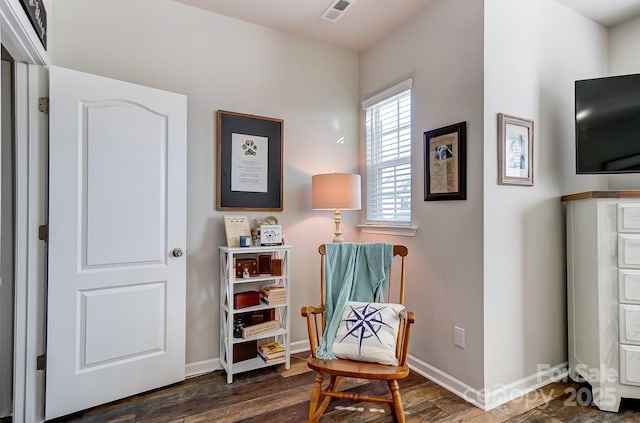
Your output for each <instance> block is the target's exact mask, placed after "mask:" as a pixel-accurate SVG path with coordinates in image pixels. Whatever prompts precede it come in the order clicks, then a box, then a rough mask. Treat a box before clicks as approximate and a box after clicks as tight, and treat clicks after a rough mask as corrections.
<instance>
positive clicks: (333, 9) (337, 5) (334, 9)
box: [320, 0, 355, 22]
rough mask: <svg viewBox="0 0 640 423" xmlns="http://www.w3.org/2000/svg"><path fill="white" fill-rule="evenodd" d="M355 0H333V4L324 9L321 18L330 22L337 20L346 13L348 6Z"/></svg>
mask: <svg viewBox="0 0 640 423" xmlns="http://www.w3.org/2000/svg"><path fill="white" fill-rule="evenodd" d="M354 1H355V0H333V2H332V3H331V5H330V6H329V7H328V8H327V10H325V11H324V13H323V14H322V16H320V18H321V19H323V20H325V21H330V22H337V21H338V19H340V18H341V17H342V16H343V15H344V14H345V13H346V10H347V8H349V6H351V5H352V4H353V3H354Z"/></svg>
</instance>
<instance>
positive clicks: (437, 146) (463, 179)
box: [424, 121, 467, 201]
mask: <svg viewBox="0 0 640 423" xmlns="http://www.w3.org/2000/svg"><path fill="white" fill-rule="evenodd" d="M424 163H425V170H424V201H439V200H466V198H467V122H466V121H465V122H460V123H455V124H453V125H448V126H445V127H443V128H438V129H433V130H431V131H427V132H425V133H424Z"/></svg>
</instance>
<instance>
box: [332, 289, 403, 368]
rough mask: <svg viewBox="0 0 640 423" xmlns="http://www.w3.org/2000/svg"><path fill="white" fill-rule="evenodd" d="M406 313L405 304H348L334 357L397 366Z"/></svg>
mask: <svg viewBox="0 0 640 423" xmlns="http://www.w3.org/2000/svg"><path fill="white" fill-rule="evenodd" d="M404 314H405V308H404V306H403V305H401V304H392V303H363V302H357V301H349V302H347V305H346V306H345V308H344V312H343V313H342V319H341V320H340V325H339V326H338V331H337V332H336V337H335V341H334V342H333V346H332V350H333V354H334V355H335V356H336V357H338V358H347V359H350V360H358V361H369V362H372V363H380V364H390V365H394V366H395V365H397V364H398V360H397V358H396V340H397V337H398V326H399V325H400V319H401V317H403V316H404Z"/></svg>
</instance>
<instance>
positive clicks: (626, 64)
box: [609, 18, 640, 189]
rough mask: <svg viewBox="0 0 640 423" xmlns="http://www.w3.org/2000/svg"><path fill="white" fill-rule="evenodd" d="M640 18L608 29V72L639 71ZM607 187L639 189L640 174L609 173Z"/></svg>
mask: <svg viewBox="0 0 640 423" xmlns="http://www.w3.org/2000/svg"><path fill="white" fill-rule="evenodd" d="M639 43H640V18H637V19H633V20H630V21H627V22H624V23H622V24H620V25H617V26H615V27H613V28H611V29H610V30H609V74H610V75H628V74H634V73H640V54H638V44H639ZM609 189H640V174H625V175H610V176H609Z"/></svg>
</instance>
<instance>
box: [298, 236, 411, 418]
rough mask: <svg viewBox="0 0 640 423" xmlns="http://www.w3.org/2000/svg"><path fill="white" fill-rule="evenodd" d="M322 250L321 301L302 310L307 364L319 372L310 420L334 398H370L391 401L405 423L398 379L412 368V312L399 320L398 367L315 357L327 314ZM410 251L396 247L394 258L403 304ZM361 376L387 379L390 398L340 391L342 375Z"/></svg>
mask: <svg viewBox="0 0 640 423" xmlns="http://www.w3.org/2000/svg"><path fill="white" fill-rule="evenodd" d="M318 251H319V253H320V257H321V259H320V292H321V296H320V298H321V304H320V306H318V307H313V306H306V307H302V310H301V313H302V316H303V317H306V318H307V329H308V331H309V343H310V345H311V357H309V359H308V360H307V365H308V366H309V368H311V369H312V370H315V371H316V372H317V375H316V379H315V383H314V386H313V390H312V392H311V400H310V402H309V418H308V422H314V423H315V422H317V421H319V420H320V417H322V415H323V414H324V412H325V411H326V409H327V407H328V406H329V403H330V402H331V399H332V398H342V399H349V400H354V401H371V402H383V403H387V404H390V405H391V407H392V408H393V410H394V412H395V415H396V418H397V420H398V422H399V423H404V421H405V418H404V410H403V408H402V398H401V397H400V389H399V387H398V380H399V379H404V378H405V377H407V376H408V375H409V367H407V353H408V350H409V333H410V329H411V324H413V323H414V320H415V318H414V314H413V312H407V313H406V318H405V319H402V320H401V321H400V327H399V330H398V338H397V344H396V345H397V346H396V357H397V359H398V365H397V366H390V365H385V364H377V363H370V362H363V361H354V360H346V359H335V360H322V359H319V358H317V357H316V347H317V346H318V345H319V344H320V340H321V338H322V334H323V333H324V329H325V326H326V323H327V322H326V316H325V301H326V298H325V283H326V282H325V276H326V275H325V260H326V255H325V246H324V245H321V246H320V247H319V248H318ZM408 253H409V250H408V249H407V247H405V246H403V245H394V246H393V255H394V257H396V256H399V257H400V276H399V282H398V283H399V286H398V287H397V291H398V292H399V294H398V296H399V298H398V299H397V303H398V304H404V282H405V257H406V256H407V254H408ZM392 281H393V279H392V272H391V271H390V272H389V289H388V294H387V302H390V296H391V292H392V288H394V287H393V284H392ZM325 374H327V375H329V383H328V384H327V386H326V387H325V388H324V389H323V388H322V382H323V380H324V375H325ZM342 377H349V378H359V379H372V380H386V381H387V384H388V385H389V390H390V391H391V398H383V397H376V396H370V395H359V394H356V393H350V392H339V391H338V383H339V381H340V378H342Z"/></svg>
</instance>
